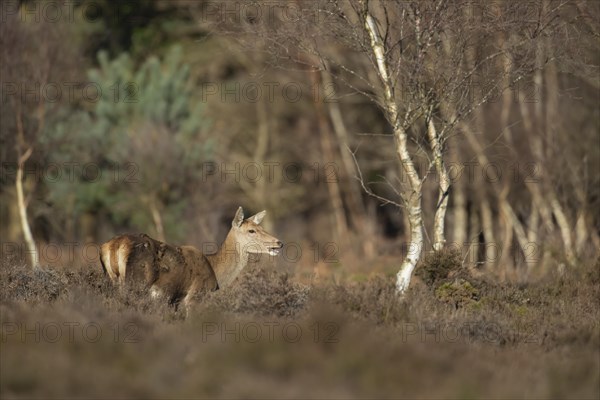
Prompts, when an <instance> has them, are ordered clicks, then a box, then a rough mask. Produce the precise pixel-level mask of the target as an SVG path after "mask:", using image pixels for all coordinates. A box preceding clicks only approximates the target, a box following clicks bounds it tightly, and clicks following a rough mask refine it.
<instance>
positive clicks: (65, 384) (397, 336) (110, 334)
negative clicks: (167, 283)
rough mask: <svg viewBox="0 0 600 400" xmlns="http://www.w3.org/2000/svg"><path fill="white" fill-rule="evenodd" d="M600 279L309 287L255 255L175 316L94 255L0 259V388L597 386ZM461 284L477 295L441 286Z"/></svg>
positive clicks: (585, 389)
mask: <svg viewBox="0 0 600 400" xmlns="http://www.w3.org/2000/svg"><path fill="white" fill-rule="evenodd" d="M421 268H426V267H423V266H422V267H419V270H420V269H421ZM599 276H600V263H598V262H596V264H595V265H593V264H590V265H584V266H581V267H580V268H579V269H578V271H577V273H576V274H573V275H570V276H568V277H560V276H548V277H547V278H546V279H544V280H542V281H540V282H538V283H536V284H523V285H514V284H508V285H498V284H495V283H491V282H486V281H483V280H477V279H473V278H469V276H468V275H466V274H462V275H461V277H460V278H457V279H455V280H453V278H448V277H446V278H444V279H440V280H436V281H434V282H432V283H431V284H430V285H421V286H418V287H415V288H413V289H411V293H410V300H406V301H401V300H399V299H398V298H397V296H396V294H395V288H394V284H393V282H391V281H390V280H389V279H387V278H383V277H378V276H375V277H373V278H372V279H370V280H369V281H367V282H361V283H348V282H346V283H341V284H332V283H328V284H325V285H316V286H315V285H305V284H299V283H296V282H295V280H294V279H293V276H291V275H289V274H287V273H282V272H276V271H274V270H269V269H262V268H257V267H252V268H248V269H247V270H246V272H244V273H243V274H242V275H241V276H240V279H238V280H236V282H235V283H234V285H233V286H232V287H230V288H229V289H228V290H222V291H217V292H213V293H212V294H210V295H209V296H208V297H207V298H206V299H205V300H204V301H203V302H202V303H200V304H198V305H197V306H196V307H195V308H194V309H193V310H192V311H191V312H190V313H188V315H187V316H185V315H184V313H183V312H182V311H181V310H179V311H177V310H175V309H173V308H171V307H168V306H166V305H165V304H163V303H162V302H155V301H152V300H151V299H149V296H147V293H146V292H145V291H144V290H143V288H141V287H136V286H135V285H132V286H127V287H125V288H123V289H118V288H116V287H114V286H113V285H111V284H110V283H109V282H108V279H106V278H105V277H104V276H103V275H102V272H100V269H99V268H98V269H97V270H64V269H63V270H40V271H34V270H31V269H30V268H29V267H26V266H25V265H23V264H22V263H18V262H15V261H14V260H13V261H8V260H4V262H3V263H2V265H1V268H0V307H1V313H2V337H1V340H2V352H1V360H0V361H1V365H2V370H1V376H0V383H1V393H2V397H3V398H25V397H26V398H32V397H45V398H47V397H60V398H70V397H81V396H85V397H89V396H99V397H127V398H131V397H146V398H157V397H169V398H184V397H188V398H189V397H193V398H203V397H217V398H231V397H260V398H265V397H270V398H274V397H276V398H298V397H302V398H319V397H321V398H322V397H337V398H364V397H377V398H415V397H418V398H441V397H443V398H465V397H467V398H481V397H486V398H489V397H495V398H559V397H560V398H573V399H575V398H576V399H582V398H589V399H593V398H598V396H599V395H600V391H599V385H600V362H599V360H600V358H599V356H600V322H599V321H600V320H599V318H598V309H599V307H598V299H599V298H600V281H599ZM467 285H468V287H470V288H472V289H471V290H472V291H476V292H477V296H475V297H474V296H472V293H471V291H464V290H462V291H461V290H458V289H457V290H453V291H452V292H451V293H450V288H464V287H466V286H467ZM449 298H452V301H449ZM69 327H70V328H69ZM69 329H71V331H69ZM57 332H58V335H57ZM96 332H100V334H97V333H96ZM259 336H260V337H259ZM431 382H435V384H433V385H432V384H431Z"/></svg>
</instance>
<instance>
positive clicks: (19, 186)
mask: <svg viewBox="0 0 600 400" xmlns="http://www.w3.org/2000/svg"><path fill="white" fill-rule="evenodd" d="M29 156H31V147H30V148H29V149H27V151H26V152H25V154H23V155H19V165H18V166H17V177H16V182H15V187H16V190H17V205H18V208H19V218H20V220H21V229H22V230H23V237H24V238H25V243H26V244H27V249H28V251H29V256H30V257H31V266H32V267H33V268H36V269H37V268H39V265H40V258H39V254H38V251H37V246H36V244H35V240H33V235H32V234H31V228H30V227H29V220H28V217H27V203H26V201H25V193H24V191H23V167H24V165H25V162H26V161H27V159H29Z"/></svg>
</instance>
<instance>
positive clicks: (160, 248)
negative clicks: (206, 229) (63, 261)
mask: <svg viewBox="0 0 600 400" xmlns="http://www.w3.org/2000/svg"><path fill="white" fill-rule="evenodd" d="M264 215H265V211H262V212H260V213H258V214H256V215H254V216H252V217H250V218H248V219H246V220H244V214H243V210H242V208H241V207H240V208H239V209H238V211H237V213H236V215H235V217H234V219H233V221H232V224H231V225H232V227H231V230H230V231H229V233H228V235H227V237H226V239H225V241H224V242H223V244H222V245H221V247H220V249H219V251H217V253H215V254H213V255H205V254H203V253H202V252H201V251H200V250H198V249H197V248H195V247H193V246H173V245H170V244H167V243H163V242H161V241H158V240H155V239H152V238H151V237H150V236H148V235H146V234H139V235H121V236H117V237H115V238H113V239H111V240H109V241H108V242H106V243H104V244H103V245H102V248H101V251H100V261H101V263H102V267H103V269H104V271H105V273H106V274H107V275H108V276H109V277H110V279H111V280H112V281H113V282H118V283H120V284H124V283H125V282H127V281H135V282H143V283H144V284H145V285H146V287H147V288H149V290H150V293H151V294H152V296H153V297H166V298H167V299H168V301H169V302H170V303H172V304H177V303H178V302H179V301H180V300H181V299H183V301H184V303H185V304H186V305H188V304H189V302H190V301H191V300H192V299H194V298H198V297H200V296H201V295H203V294H205V293H207V292H210V291H214V290H217V289H219V288H224V287H227V286H229V285H230V284H231V283H232V282H233V281H234V280H235V278H236V277H237V276H238V275H239V273H240V272H241V271H242V269H243V268H244V267H245V266H246V265H247V264H248V258H249V254H253V253H254V254H256V253H259V254H270V255H276V254H277V253H278V252H279V249H281V247H282V246H283V244H282V243H281V242H280V241H279V240H278V239H276V238H274V237H273V236H271V235H269V234H268V233H267V232H266V231H265V230H264V229H263V228H262V227H261V226H260V225H259V224H260V222H261V221H262V218H263V217H264Z"/></svg>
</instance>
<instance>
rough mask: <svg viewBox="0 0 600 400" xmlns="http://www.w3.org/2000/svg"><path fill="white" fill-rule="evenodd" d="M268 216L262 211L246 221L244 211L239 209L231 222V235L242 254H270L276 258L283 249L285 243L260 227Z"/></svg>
mask: <svg viewBox="0 0 600 400" xmlns="http://www.w3.org/2000/svg"><path fill="white" fill-rule="evenodd" d="M266 214H267V212H266V211H264V210H263V211H261V212H259V213H257V214H255V215H253V216H251V217H250V218H248V219H244V210H243V209H242V207H239V208H238V210H237V212H236V213H235V217H234V218H233V221H232V222H231V232H230V233H231V234H232V235H233V237H234V240H235V242H236V244H237V245H238V246H239V247H238V248H239V249H240V251H242V252H246V253H252V254H269V255H272V256H276V255H277V254H279V251H280V250H281V248H282V247H283V243H282V242H281V241H280V240H279V239H277V238H275V237H273V236H271V235H269V234H268V233H267V231H265V230H264V229H263V227H262V226H260V223H261V221H262V220H263V218H264V217H265V215H266Z"/></svg>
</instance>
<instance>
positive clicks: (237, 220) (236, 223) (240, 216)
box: [231, 207, 244, 228]
mask: <svg viewBox="0 0 600 400" xmlns="http://www.w3.org/2000/svg"><path fill="white" fill-rule="evenodd" d="M242 222H244V210H243V209H242V207H239V208H238V209H237V212H236V213H235V217H233V221H231V226H233V227H234V228H239V227H240V226H241V225H242Z"/></svg>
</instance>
